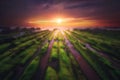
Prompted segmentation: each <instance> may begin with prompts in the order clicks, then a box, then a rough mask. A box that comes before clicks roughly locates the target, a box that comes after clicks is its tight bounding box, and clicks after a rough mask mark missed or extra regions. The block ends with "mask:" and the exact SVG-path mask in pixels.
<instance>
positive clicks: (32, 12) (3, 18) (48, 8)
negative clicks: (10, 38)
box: [0, 0, 120, 27]
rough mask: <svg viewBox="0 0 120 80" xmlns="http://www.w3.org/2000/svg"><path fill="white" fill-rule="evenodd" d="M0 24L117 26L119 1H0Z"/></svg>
mask: <svg viewBox="0 0 120 80" xmlns="http://www.w3.org/2000/svg"><path fill="white" fill-rule="evenodd" d="M57 19H61V20H62V22H61V23H60V24H58V23H57V22H56V21H57ZM0 25H8V26H37V27H39V26H40V27H54V26H65V27H105V26H113V27H114V26H115V27H120V0H0Z"/></svg>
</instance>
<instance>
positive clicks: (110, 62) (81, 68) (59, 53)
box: [0, 29, 120, 80]
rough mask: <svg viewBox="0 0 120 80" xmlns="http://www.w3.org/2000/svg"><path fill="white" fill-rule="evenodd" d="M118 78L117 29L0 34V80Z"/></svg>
mask: <svg viewBox="0 0 120 80" xmlns="http://www.w3.org/2000/svg"><path fill="white" fill-rule="evenodd" d="M21 32H24V34H23V35H21V36H19V35H20V34H21ZM119 79H120V31H119V30H118V31H114V30H96V29H93V30H89V29H88V30H87V29H85V30H78V29H74V30H59V29H55V30H53V31H50V30H40V31H37V32H36V31H29V30H24V31H18V32H16V31H11V32H9V34H4V33H0V80H119Z"/></svg>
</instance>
